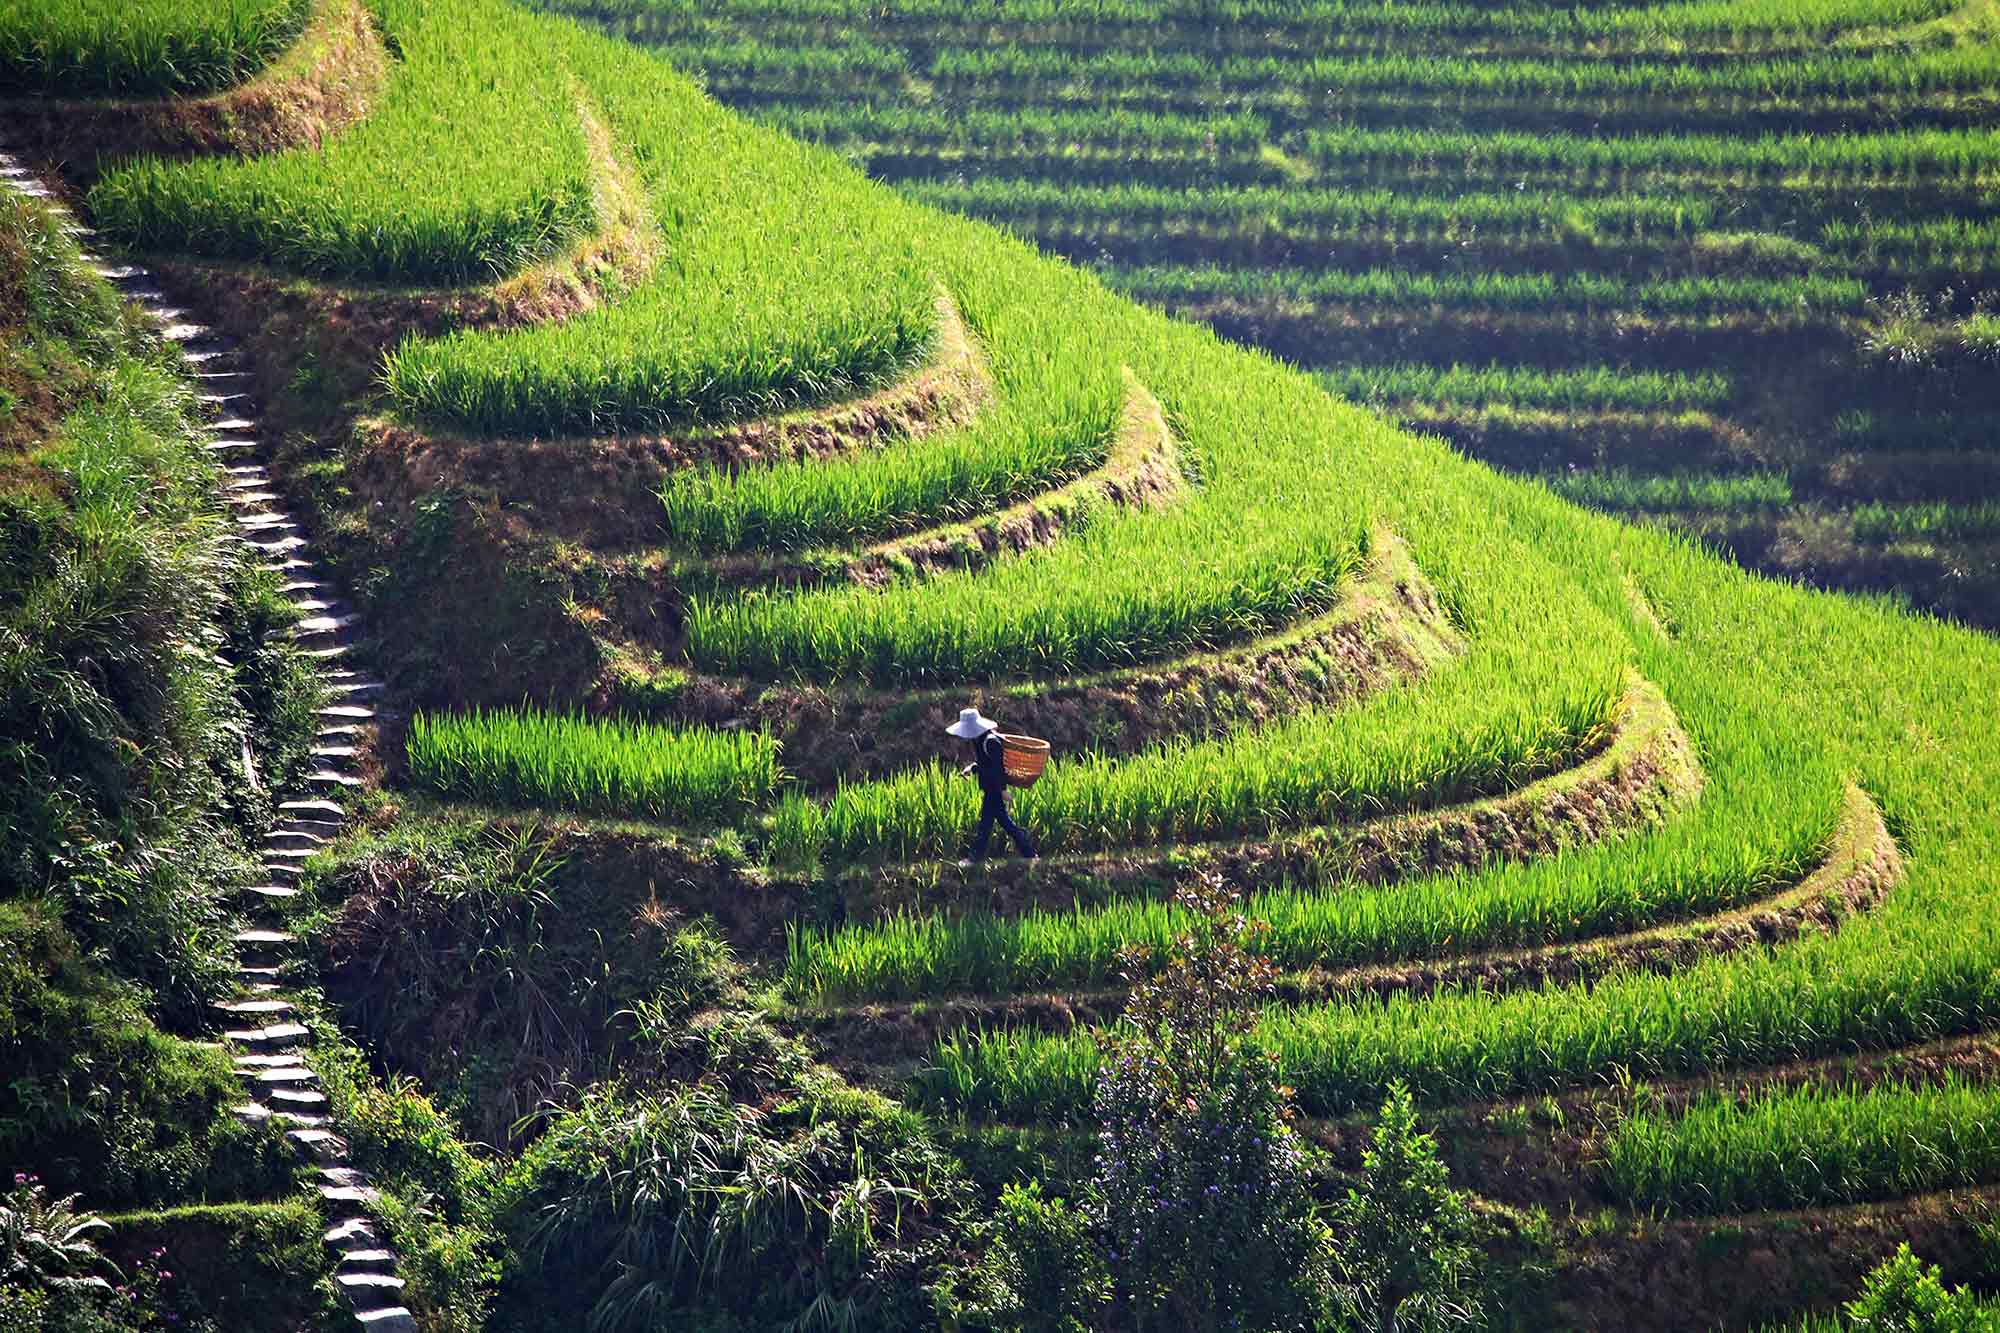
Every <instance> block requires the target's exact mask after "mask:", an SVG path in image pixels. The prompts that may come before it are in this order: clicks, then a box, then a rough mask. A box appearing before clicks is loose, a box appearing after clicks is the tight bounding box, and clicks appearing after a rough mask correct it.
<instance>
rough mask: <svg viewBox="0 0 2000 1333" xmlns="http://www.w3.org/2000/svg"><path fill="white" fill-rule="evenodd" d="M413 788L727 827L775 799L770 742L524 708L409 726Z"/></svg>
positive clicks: (428, 717)
mask: <svg viewBox="0 0 2000 1333" xmlns="http://www.w3.org/2000/svg"><path fill="white" fill-rule="evenodd" d="M408 756H409V758H408V762H409V774H410V780H411V781H412V782H415V783H417V784H418V785H420V786H425V787H429V788H431V789H432V790H434V791H438V792H442V793H444V794H446V795H449V796H457V797H462V798H467V799H471V800H490V801H499V802H503V803H506V804H510V805H511V804H520V805H549V806H555V807H558V808H560V809H565V810H585V811H601V812H606V813H611V814H629V815H647V816H651V817H653V818H656V819H682V820H726V819H729V818H732V817H736V816H740V815H743V814H745V813H747V812H748V811H751V810H754V809H755V808H757V807H758V806H759V805H761V804H763V803H764V802H765V801H767V800H769V799H770V797H771V796H772V795H773V794H774V793H775V792H776V790H777V786H778V779H779V767H778V746H777V743H776V742H774V741H773V740H772V739H771V738H770V736H769V735H768V734H767V733H764V732H747V731H735V732H724V731H710V730H709V729H707V728H705V727H667V726H660V725H656V724H653V723H646V722H634V721H627V720H624V719H620V718H606V719H602V720H593V719H588V718H584V717H582V716H581V715H572V716H563V715H561V714H555V713H545V712H542V711H540V710H539V709H533V708H527V709H521V710H518V711H510V712H503V711H494V712H490V713H489V712H476V713H469V714H465V713H462V714H456V715H451V716H438V715H435V714H429V713H419V714H417V716H416V717H415V718H413V719H411V722H410V731H409V739H408Z"/></svg>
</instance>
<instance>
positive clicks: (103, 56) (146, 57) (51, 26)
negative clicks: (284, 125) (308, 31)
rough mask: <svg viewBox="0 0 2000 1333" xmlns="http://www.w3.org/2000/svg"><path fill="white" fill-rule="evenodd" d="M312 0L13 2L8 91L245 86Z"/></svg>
mask: <svg viewBox="0 0 2000 1333" xmlns="http://www.w3.org/2000/svg"><path fill="white" fill-rule="evenodd" d="M312 10H313V0H213V2H210V3H196V2H195V0H115V2H114V0H12V3H10V4H8V6H7V7H6V9H5V10H4V11H0V95H4V94H21V93H41V94H52V95H57V96H63V97H146V96H153V97H161V96H168V95H171V94H189V93H207V92H215V91H217V90H218V89H222V88H227V87H230V86H231V85H233V84H237V83H241V82H242V81H243V80H245V79H247V78H249V77H250V76H251V75H252V74H255V73H256V72H257V71H258V70H260V69H262V68H263V67H264V66H265V65H266V64H268V63H269V62H270V61H271V60H272V59H273V58H274V57H276V56H277V55H278V53H279V52H281V51H283V50H284V49H285V48H286V47H287V46H290V45H291V44H292V42H293V41H294V40H296V39H297V37H298V35H299V33H300V32H301V31H302V30H303V29H304V28H305V25H306V20H307V19H308V18H309V17H310V16H311V15H312Z"/></svg>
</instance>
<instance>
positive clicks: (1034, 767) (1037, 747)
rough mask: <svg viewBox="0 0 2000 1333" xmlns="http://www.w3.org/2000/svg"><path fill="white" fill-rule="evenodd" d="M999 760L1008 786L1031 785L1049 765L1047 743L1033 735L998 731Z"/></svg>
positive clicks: (1039, 778) (1038, 779)
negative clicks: (1018, 734) (1005, 774)
mask: <svg viewBox="0 0 2000 1333" xmlns="http://www.w3.org/2000/svg"><path fill="white" fill-rule="evenodd" d="M1000 760H1001V765H1002V767H1003V768H1004V769H1005V770H1006V773H1007V785H1008V786H1010V787H1032V786H1034V785H1035V783H1036V782H1038V781H1040V780H1041V776H1042V770H1043V769H1045V768H1047V767H1048V766H1049V743H1048V742H1047V741H1044V740H1037V739H1036V738H1035V737H1033V736H1009V735H1008V734H1007V733H1006V732H1004V731H1003V732H1001V733H1000Z"/></svg>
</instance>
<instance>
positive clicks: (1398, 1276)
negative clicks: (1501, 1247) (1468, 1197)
mask: <svg viewBox="0 0 2000 1333" xmlns="http://www.w3.org/2000/svg"><path fill="white" fill-rule="evenodd" d="M1331 1225H1332V1228H1333V1236H1334V1255H1335V1258H1334V1267H1335V1270H1336V1272H1337V1274H1338V1277H1337V1280H1336V1285H1335V1288H1334V1291H1335V1304H1336V1308H1337V1309H1338V1310H1339V1312H1340V1319H1341V1320H1343V1321H1344V1322H1345V1323H1346V1324H1347V1325H1348V1326H1349V1327H1352V1328H1354V1329H1356V1330H1376V1329H1380V1330H1382V1333H1396V1330H1413V1331H1414V1330H1423V1331H1424V1333H1441V1331H1442V1330H1447V1329H1475V1328H1480V1327H1483V1324H1482V1320H1481V1316H1482V1313H1483V1312H1482V1310H1481V1308H1480V1299H1479V1293H1478V1278H1479V1260H1480V1255H1479V1251H1478V1250H1477V1248H1476V1247H1475V1245H1474V1243H1473V1225H1472V1216H1471V1213H1470V1212H1469V1211H1468V1210H1467V1208H1466V1203H1465V1200H1464V1199H1463V1198H1462V1197H1461V1196H1460V1195H1459V1194H1457V1193H1456V1192H1454V1191H1453V1190H1452V1189H1451V1187H1450V1184H1449V1182H1448V1179H1447V1176H1446V1172H1445V1166H1444V1163H1443V1162H1441V1161H1439V1160H1438V1155H1437V1144H1436V1142H1435V1141H1434V1140H1433V1139H1432V1138H1431V1136H1430V1135H1428V1134H1425V1133H1423V1132H1421V1131H1420V1130H1419V1129H1418V1128H1417V1112H1416V1107H1415V1104H1414V1103H1413V1102H1412V1100H1411V1098H1410V1090H1409V1089H1408V1088H1405V1087H1401V1086H1399V1085H1398V1086H1392V1087H1391V1088H1390V1089H1389V1095H1388V1097H1387V1098H1386V1099H1385V1100H1384V1101H1383V1103H1382V1110H1381V1113H1380V1114H1379V1115H1378V1116H1377V1118H1376V1121H1375V1137H1374V1140H1373V1142H1372V1144H1371V1145H1370V1147H1369V1148H1368V1150H1367V1151H1366V1152H1365V1153H1363V1154H1362V1157H1361V1181H1360V1184H1358V1185H1357V1186H1355V1187H1354V1188H1352V1189H1350V1190H1348V1192H1347V1197H1346V1198H1345V1199H1343V1200H1342V1201H1341V1203H1340V1205H1339V1207H1338V1208H1336V1209H1335V1210H1334V1216H1333V1218H1332V1222H1331Z"/></svg>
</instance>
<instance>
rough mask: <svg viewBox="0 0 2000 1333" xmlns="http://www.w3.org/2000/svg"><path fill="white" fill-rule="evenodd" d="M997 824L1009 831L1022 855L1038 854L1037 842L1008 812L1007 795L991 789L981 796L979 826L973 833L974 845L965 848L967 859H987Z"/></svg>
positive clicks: (1008, 833) (1008, 834)
mask: <svg viewBox="0 0 2000 1333" xmlns="http://www.w3.org/2000/svg"><path fill="white" fill-rule="evenodd" d="M995 824H998V825H999V826H1000V827H1001V828H1003V829H1005V830H1006V831H1007V836H1008V837H1010V838H1012V839H1013V840H1014V846H1015V848H1016V850H1018V851H1019V852H1020V853H1021V855H1023V856H1028V857H1032V856H1035V855H1036V854H1037V853H1036V852H1035V844H1034V843H1033V842H1032V841H1031V840H1030V839H1029V838H1028V834H1027V831H1026V830H1025V829H1023V828H1022V827H1021V826H1020V825H1019V824H1016V823H1015V822H1014V817H1013V816H1012V815H1010V814H1008V813H1007V798H1006V796H1005V795H1003V794H1002V793H1000V792H997V791H989V792H987V793H985V794H984V795H983V796H982V797H981V798H980V801H979V828H978V830H977V831H976V832H974V833H973V835H972V845H971V846H970V847H967V848H966V849H965V859H966V860H968V861H983V860H985V859H986V844H987V843H988V842H989V841H991V840H992V837H993V826H994V825H995Z"/></svg>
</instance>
